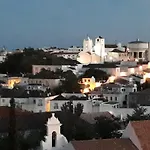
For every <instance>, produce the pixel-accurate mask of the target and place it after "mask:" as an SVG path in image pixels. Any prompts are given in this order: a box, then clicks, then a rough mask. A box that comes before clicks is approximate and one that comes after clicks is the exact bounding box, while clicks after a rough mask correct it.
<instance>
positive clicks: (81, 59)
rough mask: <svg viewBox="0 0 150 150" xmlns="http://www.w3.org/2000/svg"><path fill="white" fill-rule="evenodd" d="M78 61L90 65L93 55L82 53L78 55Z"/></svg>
mask: <svg viewBox="0 0 150 150" xmlns="http://www.w3.org/2000/svg"><path fill="white" fill-rule="evenodd" d="M77 61H79V62H80V63H83V64H89V63H91V53H90V52H83V51H82V52H80V53H79V54H78V58H77Z"/></svg>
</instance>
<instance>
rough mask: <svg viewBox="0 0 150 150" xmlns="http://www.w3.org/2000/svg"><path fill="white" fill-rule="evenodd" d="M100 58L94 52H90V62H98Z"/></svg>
mask: <svg viewBox="0 0 150 150" xmlns="http://www.w3.org/2000/svg"><path fill="white" fill-rule="evenodd" d="M100 60H101V57H100V56H98V55H97V54H95V53H93V54H92V63H100Z"/></svg>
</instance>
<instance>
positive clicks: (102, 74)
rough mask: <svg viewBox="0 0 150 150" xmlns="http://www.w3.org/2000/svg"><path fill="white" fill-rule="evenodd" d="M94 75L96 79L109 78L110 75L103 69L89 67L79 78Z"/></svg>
mask: <svg viewBox="0 0 150 150" xmlns="http://www.w3.org/2000/svg"><path fill="white" fill-rule="evenodd" d="M92 76H94V78H95V80H96V81H99V80H107V79H108V77H109V75H108V74H107V73H106V72H104V71H102V70H98V69H88V70H86V71H85V73H84V74H83V75H81V76H80V77H79V78H80V79H81V78H91V77H92Z"/></svg>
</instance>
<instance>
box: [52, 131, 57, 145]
mask: <svg viewBox="0 0 150 150" xmlns="http://www.w3.org/2000/svg"><path fill="white" fill-rule="evenodd" d="M56 139H57V134H56V132H55V131H53V132H52V147H56Z"/></svg>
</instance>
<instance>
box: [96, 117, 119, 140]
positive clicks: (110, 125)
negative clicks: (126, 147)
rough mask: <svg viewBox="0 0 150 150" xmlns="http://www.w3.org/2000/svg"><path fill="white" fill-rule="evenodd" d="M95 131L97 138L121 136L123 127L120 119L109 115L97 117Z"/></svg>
mask: <svg viewBox="0 0 150 150" xmlns="http://www.w3.org/2000/svg"><path fill="white" fill-rule="evenodd" d="M95 120H96V124H95V133H96V137H97V138H103V139H107V138H114V137H118V136H120V133H119V132H118V130H120V129H121V126H120V123H119V121H118V119H115V118H108V117H104V116H101V117H96V118H95Z"/></svg>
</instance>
